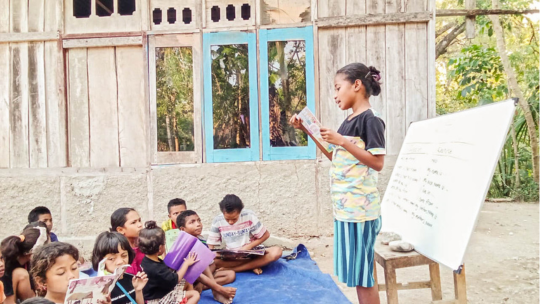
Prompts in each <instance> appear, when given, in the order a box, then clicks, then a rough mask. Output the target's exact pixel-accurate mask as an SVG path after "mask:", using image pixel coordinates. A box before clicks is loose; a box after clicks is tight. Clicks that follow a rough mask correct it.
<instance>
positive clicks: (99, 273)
mask: <svg viewBox="0 0 540 304" xmlns="http://www.w3.org/2000/svg"><path fill="white" fill-rule="evenodd" d="M106 260H107V258H105V259H103V260H101V262H99V264H98V271H97V276H98V277H101V276H104V275H108V274H110V273H107V270H105V261H106Z"/></svg>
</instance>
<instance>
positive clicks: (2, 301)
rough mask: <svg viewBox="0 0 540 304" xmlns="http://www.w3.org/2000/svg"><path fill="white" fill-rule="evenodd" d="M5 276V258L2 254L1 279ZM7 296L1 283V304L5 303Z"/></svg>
mask: <svg viewBox="0 0 540 304" xmlns="http://www.w3.org/2000/svg"><path fill="white" fill-rule="evenodd" d="M3 276H4V257H3V256H2V253H0V279H1V278H2V277H3ZM5 300H6V295H5V294H4V283H2V281H0V304H2V303H4V301H5Z"/></svg>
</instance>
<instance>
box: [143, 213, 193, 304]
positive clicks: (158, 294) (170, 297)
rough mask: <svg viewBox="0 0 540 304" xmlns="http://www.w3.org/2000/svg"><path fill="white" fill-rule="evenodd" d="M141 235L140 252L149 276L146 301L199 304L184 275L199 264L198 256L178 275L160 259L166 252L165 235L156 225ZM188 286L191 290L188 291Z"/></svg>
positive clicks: (151, 303) (151, 223) (188, 260)
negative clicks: (194, 265)
mask: <svg viewBox="0 0 540 304" xmlns="http://www.w3.org/2000/svg"><path fill="white" fill-rule="evenodd" d="M144 226H145V228H144V229H142V230H141V232H140V234H139V249H140V251H141V252H142V253H144V254H145V257H144V259H143V260H142V263H141V268H142V269H144V271H145V272H146V274H147V276H148V280H149V281H148V283H147V284H146V286H145V287H144V288H143V295H144V300H145V301H147V303H148V304H168V303H184V302H186V304H196V303H198V302H199V298H200V295H199V293H198V292H196V291H195V290H193V286H191V285H189V284H187V283H186V281H185V280H184V275H185V274H186V272H187V270H188V268H189V267H190V266H191V265H193V264H195V263H196V262H198V261H197V255H196V254H195V253H194V252H192V253H190V254H189V256H188V257H187V258H186V259H185V262H184V263H182V267H180V269H179V270H178V271H176V272H175V271H174V270H172V269H170V268H169V267H167V265H165V263H163V260H161V259H160V258H159V256H160V255H162V254H163V252H165V232H164V231H163V229H161V228H159V227H157V225H156V222H154V221H148V222H146V223H145V224H144ZM184 286H187V287H188V288H187V289H190V290H187V291H186V290H185V288H184Z"/></svg>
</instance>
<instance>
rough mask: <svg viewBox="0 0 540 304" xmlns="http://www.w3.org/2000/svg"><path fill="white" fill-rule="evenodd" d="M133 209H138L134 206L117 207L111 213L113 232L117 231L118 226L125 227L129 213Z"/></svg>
mask: <svg viewBox="0 0 540 304" xmlns="http://www.w3.org/2000/svg"><path fill="white" fill-rule="evenodd" d="M131 211H136V210H135V209H133V208H120V209H116V211H114V212H113V214H112V215H111V232H115V231H116V229H117V228H118V227H124V226H125V225H126V221H127V215H128V213H130V212H131Z"/></svg>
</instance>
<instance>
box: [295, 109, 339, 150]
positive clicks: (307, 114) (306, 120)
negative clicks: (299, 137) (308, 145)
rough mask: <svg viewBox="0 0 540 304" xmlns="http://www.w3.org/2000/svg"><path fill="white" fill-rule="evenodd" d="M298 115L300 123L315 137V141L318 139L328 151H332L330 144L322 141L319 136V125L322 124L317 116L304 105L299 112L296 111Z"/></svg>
mask: <svg viewBox="0 0 540 304" xmlns="http://www.w3.org/2000/svg"><path fill="white" fill-rule="evenodd" d="M298 117H299V118H300V119H302V125H303V126H304V128H305V129H306V131H307V132H309V133H310V134H311V135H312V136H313V138H315V140H316V141H318V142H319V143H320V144H321V145H322V146H323V147H324V148H325V149H326V151H328V152H332V149H330V144H329V143H327V142H326V141H324V139H323V138H322V136H321V127H322V124H321V123H320V122H319V120H318V119H317V117H315V115H314V114H313V113H312V112H311V111H310V110H309V109H308V107H305V108H304V109H303V110H302V111H301V112H300V113H298Z"/></svg>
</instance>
